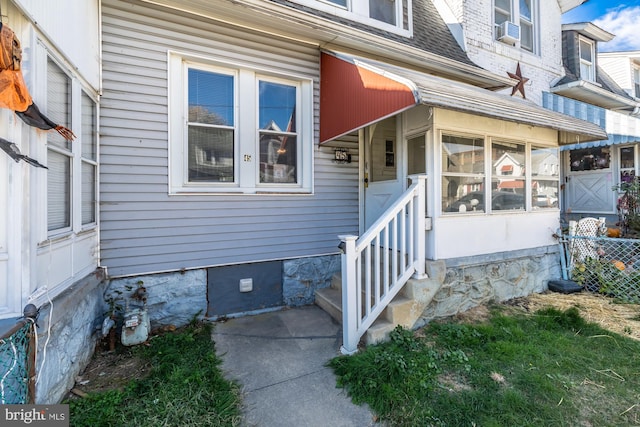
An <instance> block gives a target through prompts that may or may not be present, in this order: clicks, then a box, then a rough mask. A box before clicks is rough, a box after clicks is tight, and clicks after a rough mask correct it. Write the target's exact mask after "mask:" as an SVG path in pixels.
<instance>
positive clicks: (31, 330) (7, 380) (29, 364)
mask: <svg viewBox="0 0 640 427" xmlns="http://www.w3.org/2000/svg"><path fill="white" fill-rule="evenodd" d="M34 334H35V324H34V321H33V320H32V319H23V320H20V321H19V323H17V324H16V325H15V326H14V327H13V328H11V330H10V331H9V332H8V333H7V334H5V335H4V336H3V337H2V338H0V404H23V403H31V401H32V399H33V390H32V387H31V381H30V378H31V377H32V372H33V369H34V366H33V364H34V362H35V360H34V357H33V356H34V355H35V354H34V353H33V352H34V351H35V345H33V341H34V338H35V335H34Z"/></svg>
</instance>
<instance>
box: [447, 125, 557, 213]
mask: <svg viewBox="0 0 640 427" xmlns="http://www.w3.org/2000/svg"><path fill="white" fill-rule="evenodd" d="M445 135H446V136H453V137H463V138H469V139H483V140H484V144H483V151H484V158H483V161H484V170H483V171H482V173H455V172H445V171H444V165H442V164H440V171H441V173H440V177H441V178H440V179H441V180H442V179H444V178H452V177H462V178H465V177H475V178H482V185H483V187H484V189H483V190H482V191H483V193H484V197H483V198H484V200H489V201H490V200H491V197H492V193H493V191H494V190H493V189H492V182H493V181H494V180H495V179H499V178H500V177H501V175H499V174H497V172H496V171H495V170H494V163H495V162H496V160H497V159H494V158H492V155H493V149H492V147H493V144H494V143H501V142H509V143H513V144H518V145H523V146H524V148H525V150H524V152H525V163H524V164H525V166H524V170H525V174H524V176H522V177H519V178H512V177H509V178H512V179H514V180H520V181H523V182H524V196H525V205H524V209H513V210H508V209H505V210H493V209H492V208H491V203H484V205H485V206H484V209H483V210H480V211H469V210H467V211H461V212H445V211H444V209H443V206H442V203H441V202H439V203H438V206H439V209H440V213H441V215H443V216H456V215H457V216H460V215H518V214H523V213H532V212H549V210H551V209H555V210H558V206H557V205H556V206H555V207H549V208H545V209H541V208H540V207H538V206H536V205H535V203H534V200H533V198H532V185H533V181H534V180H544V181H554V182H557V183H558V188H559V185H560V176H559V169H556V170H555V171H550V173H549V174H548V175H535V176H534V175H532V172H531V169H532V149H533V148H535V149H555V150H557V152H558V159H559V158H560V157H559V150H560V149H559V148H558V147H552V146H548V147H547V146H545V145H543V144H540V143H538V142H532V141H524V140H512V139H506V138H503V137H493V136H490V135H481V134H468V133H461V132H459V131H454V130H447V129H442V130H440V132H439V145H440V151H442V149H443V148H442V144H443V142H442V140H443V137H444V136H445ZM440 158H441V156H440ZM439 163H442V162H439ZM440 185H441V186H442V188H445V185H444V183H443V182H442V181H441V183H440ZM443 191H444V190H443ZM461 197H464V195H463V196H460V198H461ZM441 198H442V197H441Z"/></svg>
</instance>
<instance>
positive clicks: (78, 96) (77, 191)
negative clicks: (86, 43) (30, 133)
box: [39, 50, 99, 240]
mask: <svg viewBox="0 0 640 427" xmlns="http://www.w3.org/2000/svg"><path fill="white" fill-rule="evenodd" d="M44 52H46V51H45V50H43V54H42V57H41V59H40V60H39V62H40V64H41V65H40V66H42V68H43V69H44V70H45V73H44V75H45V76H48V72H49V70H48V64H49V62H52V63H55V65H56V66H57V67H58V68H59V69H60V70H62V72H63V73H65V74H66V76H67V78H68V79H69V82H70V91H71V93H70V103H71V105H70V119H71V120H70V123H59V124H60V125H62V126H65V127H68V128H70V129H71V130H72V131H73V132H74V134H75V135H76V139H75V140H74V141H73V142H68V144H67V148H64V147H60V146H58V145H55V144H47V154H48V152H49V151H51V152H55V153H59V154H63V155H65V156H67V157H68V158H69V162H70V175H71V176H70V198H71V200H70V207H69V208H70V212H69V215H70V224H69V226H67V227H59V228H55V229H51V230H50V229H49V226H48V224H49V221H48V218H45V219H44V220H43V222H44V225H43V229H44V230H46V239H47V240H51V239H59V238H63V237H66V236H70V235H73V234H77V233H80V232H82V231H87V230H92V229H95V228H96V227H97V226H98V223H99V219H98V215H99V213H98V200H99V194H98V181H99V170H98V164H99V158H98V156H99V154H98V115H99V114H98V103H97V101H96V100H95V99H94V97H93V96H91V95H90V93H89V91H87V90H85V89H84V87H83V85H82V82H81V81H80V80H79V79H78V78H77V77H75V76H74V75H72V73H70V72H69V70H68V67H66V66H65V65H64V62H63V61H60V60H58V59H57V58H55V57H53V56H52V55H50V54H48V53H44ZM44 81H45V82H46V81H47V77H44ZM83 96H86V99H88V100H90V101H91V102H92V103H93V107H94V108H93V113H94V117H93V123H92V126H93V132H92V134H91V137H92V138H93V141H92V142H91V143H92V144H93V148H94V150H95V155H94V157H93V158H91V157H88V156H84V155H83V153H82V149H83V146H86V141H83V138H84V137H88V135H87V133H86V132H85V131H84V130H83V120H84V118H83V111H82V98H83ZM41 110H43V109H42V108H41ZM43 113H44V114H45V115H46V114H47V113H46V110H44V111H43ZM49 118H52V117H49ZM54 121H56V120H54ZM54 133H55V131H54V130H51V131H49V132H46V133H44V135H43V136H44V137H45V138H47V136H50V135H54ZM83 164H85V165H87V164H89V165H91V166H92V167H93V168H94V177H95V179H94V182H93V188H94V191H93V195H94V200H93V201H92V202H91V203H92V204H93V209H94V213H93V220H92V221H83V218H82V206H83V203H82V199H83V194H82V193H83V191H82V189H83V188H82V187H83V181H84V176H83V174H82V166H83ZM47 188H48V185H47ZM45 194H47V198H48V193H47V192H45ZM47 200H48V199H47ZM45 203H47V204H48V201H47V202H45ZM45 216H47V215H45Z"/></svg>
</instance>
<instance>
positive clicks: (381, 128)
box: [369, 117, 398, 182]
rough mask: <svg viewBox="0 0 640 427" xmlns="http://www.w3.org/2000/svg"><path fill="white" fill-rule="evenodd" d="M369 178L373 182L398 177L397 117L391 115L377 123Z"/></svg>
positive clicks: (372, 143) (372, 145)
mask: <svg viewBox="0 0 640 427" xmlns="http://www.w3.org/2000/svg"><path fill="white" fill-rule="evenodd" d="M370 147H371V161H370V165H369V180H370V181H371V182H381V181H393V180H395V179H397V178H398V177H397V163H398V159H397V153H396V149H397V147H396V118H395V117H390V118H388V119H385V120H382V121H381V122H379V123H377V124H376V125H375V131H374V134H373V138H372V141H371V145H370Z"/></svg>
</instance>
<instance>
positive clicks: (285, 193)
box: [168, 188, 313, 196]
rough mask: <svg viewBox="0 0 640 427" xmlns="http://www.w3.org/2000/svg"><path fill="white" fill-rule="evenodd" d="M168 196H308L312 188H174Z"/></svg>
mask: <svg viewBox="0 0 640 427" xmlns="http://www.w3.org/2000/svg"><path fill="white" fill-rule="evenodd" d="M168 194H169V196H265V195H266V196H309V195H312V194H313V191H312V190H309V189H307V188H304V189H297V190H293V189H291V190H238V191H232V190H218V191H208V190H178V191H176V190H174V191H170V192H169V193H168Z"/></svg>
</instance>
